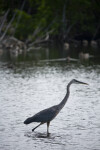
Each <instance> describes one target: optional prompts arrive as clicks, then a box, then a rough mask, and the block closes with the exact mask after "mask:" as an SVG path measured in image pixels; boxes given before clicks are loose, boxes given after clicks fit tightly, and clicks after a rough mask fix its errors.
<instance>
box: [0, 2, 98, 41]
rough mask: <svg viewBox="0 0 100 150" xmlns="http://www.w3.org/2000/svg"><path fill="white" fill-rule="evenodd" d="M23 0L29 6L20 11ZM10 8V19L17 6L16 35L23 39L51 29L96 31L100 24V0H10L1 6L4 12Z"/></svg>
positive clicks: (65, 32)
mask: <svg viewBox="0 0 100 150" xmlns="http://www.w3.org/2000/svg"><path fill="white" fill-rule="evenodd" d="M23 2H25V6H24V8H23V10H19V9H21V6H22V4H23ZM9 7H10V10H11V13H10V18H12V16H13V13H12V12H14V10H15V8H16V13H17V14H16V18H15V20H14V22H13V26H14V28H15V36H16V37H17V38H20V39H26V38H28V37H32V35H34V37H33V39H35V38H37V37H39V36H43V35H45V34H46V32H50V31H52V32H50V34H51V35H52V36H55V35H56V36H61V35H63V34H65V35H66V34H68V33H70V34H69V35H70V36H71V37H72V36H74V35H75V34H77V33H79V34H80V33H84V32H89V33H92V34H94V33H95V31H96V29H97V27H98V26H99V24H100V0H94V1H91V0H77V1H76V0H41V1H40V0H28V1H27V0H26V1H25V0H21V1H20V3H19V1H17V0H13V1H10V0H8V1H7V3H2V4H1V5H0V12H2V11H3V10H5V12H6V11H7V10H8V8H9ZM29 10H30V11H29ZM8 17H9V16H8ZM34 32H35V34H33V33H34Z"/></svg>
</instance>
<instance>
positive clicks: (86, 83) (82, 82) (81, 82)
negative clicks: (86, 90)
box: [78, 81, 89, 85]
mask: <svg viewBox="0 0 100 150" xmlns="http://www.w3.org/2000/svg"><path fill="white" fill-rule="evenodd" d="M78 83H79V84H86V85H89V84H87V83H84V82H81V81H78Z"/></svg>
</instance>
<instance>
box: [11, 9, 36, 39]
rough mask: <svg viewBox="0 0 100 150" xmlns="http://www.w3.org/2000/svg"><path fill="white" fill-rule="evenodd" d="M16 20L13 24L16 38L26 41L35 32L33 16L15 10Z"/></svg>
mask: <svg viewBox="0 0 100 150" xmlns="http://www.w3.org/2000/svg"><path fill="white" fill-rule="evenodd" d="M15 12H16V13H17V14H16V18H15V20H14V22H13V26H14V27H15V36H16V37H17V38H20V39H22V40H23V39H26V38H27V37H28V35H29V34H31V33H32V32H33V19H32V16H31V15H29V14H27V13H26V12H24V11H20V10H17V9H16V10H15Z"/></svg>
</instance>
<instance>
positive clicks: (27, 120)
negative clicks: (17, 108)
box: [24, 117, 33, 124]
mask: <svg viewBox="0 0 100 150" xmlns="http://www.w3.org/2000/svg"><path fill="white" fill-rule="evenodd" d="M32 122H33V119H32V118H31V117H30V118H27V119H26V120H25V121H24V124H29V123H32Z"/></svg>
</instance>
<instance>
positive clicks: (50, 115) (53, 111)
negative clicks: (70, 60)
mask: <svg viewBox="0 0 100 150" xmlns="http://www.w3.org/2000/svg"><path fill="white" fill-rule="evenodd" d="M73 83H75V84H87V83H84V82H80V81H78V80H75V79H73V80H71V81H70V82H69V83H68V85H67V93H66V95H65V97H64V99H63V100H62V101H61V102H60V103H59V104H58V105H55V106H52V107H50V108H47V109H44V110H42V111H40V112H38V113H37V114H35V115H34V116H32V117H29V118H27V119H26V120H25V121H24V124H29V123H32V122H40V124H39V125H38V126H36V127H35V128H33V129H32V131H34V130H35V129H36V128H38V127H39V126H40V125H42V124H44V123H47V135H49V125H50V121H52V120H53V119H54V118H55V117H56V116H57V114H58V113H59V112H60V110H61V109H62V108H63V107H64V105H65V104H66V102H67V100H68V97H69V94H70V85H71V84H73Z"/></svg>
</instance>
